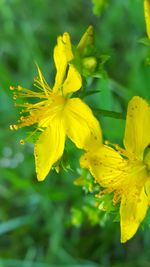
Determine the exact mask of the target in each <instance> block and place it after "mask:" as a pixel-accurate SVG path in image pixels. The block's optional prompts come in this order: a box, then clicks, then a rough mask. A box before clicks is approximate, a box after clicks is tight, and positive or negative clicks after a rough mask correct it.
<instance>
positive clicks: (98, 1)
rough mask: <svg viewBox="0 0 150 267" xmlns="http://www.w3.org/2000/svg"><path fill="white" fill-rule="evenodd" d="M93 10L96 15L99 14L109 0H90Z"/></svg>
mask: <svg viewBox="0 0 150 267" xmlns="http://www.w3.org/2000/svg"><path fill="white" fill-rule="evenodd" d="M92 2H93V12H94V14H95V15H96V16H100V15H101V13H102V11H103V9H104V8H106V7H107V6H108V3H109V0H92Z"/></svg>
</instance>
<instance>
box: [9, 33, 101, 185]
mask: <svg viewBox="0 0 150 267" xmlns="http://www.w3.org/2000/svg"><path fill="white" fill-rule="evenodd" d="M72 59H73V53H72V47H71V41H70V36H69V34H68V33H64V34H63V35H62V36H59V37H58V40H57V45H56V47H55V48H54V61H55V65H56V70H57V73H56V77H55V83H54V86H53V89H51V88H50V86H49V85H48V83H47V82H46V81H45V79H44V77H43V75H42V73H41V71H40V69H39V67H38V66H37V69H38V76H37V77H36V78H35V86H36V88H37V89H38V90H36V91H32V90H29V89H26V88H23V87H21V86H18V87H17V88H14V87H11V88H10V89H12V90H15V91H14V98H15V99H16V98H34V99H36V100H37V102H36V103H29V102H25V103H23V104H17V106H21V107H23V110H22V111H21V113H22V116H21V117H20V119H19V121H18V125H12V126H11V129H18V128H21V127H24V126H30V125H36V130H35V131H38V132H39V133H40V136H39V138H38V140H37V141H36V143H35V149H34V155H35V162H36V172H37V178H38V180H39V181H42V180H44V179H45V177H46V175H47V174H48V172H49V171H50V169H51V167H52V165H53V164H54V163H55V162H56V161H57V160H58V159H59V158H60V157H61V156H62V154H63V151H64V144H65V139H66V136H68V137H69V138H70V139H71V140H72V141H73V142H74V143H75V144H76V146H77V147H78V148H82V149H85V150H87V151H88V150H91V149H92V148H93V147H96V146H97V144H98V143H101V142H102V141H101V140H102V136H101V129H100V126H99V123H98V121H97V120H96V118H95V117H94V115H93V113H92V111H91V110H90V108H89V107H88V106H87V105H86V104H85V103H84V102H83V101H82V100H80V99H79V98H70V96H71V95H72V93H73V92H76V91H78V90H79V89H80V88H81V85H82V80H81V76H80V73H79V72H78V71H77V69H76V68H75V67H74V65H73V64H72V63H71V60H72ZM33 133H34V132H33Z"/></svg>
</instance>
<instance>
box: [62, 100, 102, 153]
mask: <svg viewBox="0 0 150 267" xmlns="http://www.w3.org/2000/svg"><path fill="white" fill-rule="evenodd" d="M64 120H65V124H66V129H67V130H66V131H67V132H66V133H67V135H68V137H69V138H70V139H71V140H72V141H73V142H74V143H75V144H76V146H77V147H78V148H82V149H85V150H93V149H97V146H99V145H100V144H101V143H102V133H101V129H100V125H99V123H98V121H97V119H96V118H95V117H94V115H93V113H92V111H91V109H90V108H89V107H88V105H86V104H85V103H84V102H83V101H81V100H80V99H79V98H72V99H69V100H68V102H67V104H66V106H65V109H64Z"/></svg>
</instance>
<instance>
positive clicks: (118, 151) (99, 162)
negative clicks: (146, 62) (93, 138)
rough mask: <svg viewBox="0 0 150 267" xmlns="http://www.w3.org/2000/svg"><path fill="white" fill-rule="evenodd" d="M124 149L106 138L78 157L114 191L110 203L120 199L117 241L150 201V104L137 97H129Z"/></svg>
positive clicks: (125, 236) (140, 218)
mask: <svg viewBox="0 0 150 267" xmlns="http://www.w3.org/2000/svg"><path fill="white" fill-rule="evenodd" d="M124 144H125V149H123V148H120V147H119V146H118V145H114V146H113V145H112V144H111V147H110V143H109V142H107V143H106V145H102V146H101V147H99V149H98V150H96V151H95V152H91V153H90V152H88V153H86V154H85V155H83V156H82V157H81V159H80V164H81V167H83V168H87V169H89V171H90V172H91V174H92V175H93V177H94V178H95V180H96V181H97V182H98V183H99V184H100V185H101V186H102V187H103V188H104V191H103V193H107V194H108V193H112V192H113V193H114V197H113V204H114V205H115V204H117V203H120V228H121V242H122V243H125V242H126V241H128V240H129V239H131V238H132V237H133V236H134V235H135V233H136V232H137V230H138V228H139V226H140V224H141V222H142V221H143V219H144V217H145V216H146V212H147V209H148V206H149V203H150V152H149V151H148V152H147V154H146V155H145V153H146V151H147V150H146V149H147V147H148V146H149V144H150V106H149V104H148V103H147V102H146V101H145V100H144V99H142V98H141V97H138V96H135V97H133V98H132V99H131V100H130V102H129V104H128V110H127V120H126V129H125V137H124Z"/></svg>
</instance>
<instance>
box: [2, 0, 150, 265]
mask: <svg viewBox="0 0 150 267" xmlns="http://www.w3.org/2000/svg"><path fill="white" fill-rule="evenodd" d="M92 8H93V6H92V2H91V1H90V0H86V1H85V0H77V1H69V0H63V1H59V0H56V1H52V0H44V1H43V0H32V1H28V0H27V1H19V0H1V1H0V25H1V30H0V114H1V120H0V140H1V142H0V203H1V208H0V267H49V266H69V267H70V266H71V267H80V266H86V267H110V266H111V267H112V266H113V267H125V266H128V267H130V266H132V267H149V266H150V254H149V250H150V244H149V239H150V230H149V227H148V225H149V221H150V219H149V218H150V215H149V214H148V216H147V219H146V223H145V229H144V231H143V230H142V228H140V229H139V231H138V234H137V235H136V236H135V237H134V238H133V239H132V240H130V241H129V242H128V243H127V244H125V245H121V244H120V239H119V238H120V237H119V223H118V222H114V221H113V220H114V218H113V219H112V218H111V215H108V214H106V215H104V214H102V212H101V211H99V210H98V209H96V208H95V207H94V205H93V198H92V195H90V194H88V193H87V190H86V186H84V188H83V190H82V188H81V187H78V186H75V185H74V181H75V179H76V178H78V177H79V176H80V168H79V162H78V157H79V154H81V153H80V152H75V147H74V146H73V144H71V142H68V144H67V151H66V153H65V156H66V157H67V158H68V161H69V163H70V168H71V170H70V171H69V172H66V171H65V170H62V171H61V172H60V173H59V174H57V173H56V172H55V171H52V172H51V173H50V174H49V176H48V177H47V179H46V180H45V181H44V182H42V183H38V182H37V180H36V174H35V166H34V158H33V146H32V144H30V143H27V144H25V145H24V146H21V145H20V144H19V140H20V139H22V138H23V137H25V136H26V130H25V129H22V130H19V131H17V132H15V131H14V132H12V131H10V130H9V125H10V124H12V123H15V122H16V120H17V114H18V110H16V108H15V107H14V105H13V100H12V95H11V92H10V91H9V86H10V85H18V84H20V85H22V86H24V87H30V88H31V87H32V83H33V77H34V76H35V74H36V68H35V64H34V62H35V61H36V62H38V64H39V65H40V67H41V69H42V70H43V73H44V75H45V76H46V78H47V80H48V81H49V82H50V84H52V83H53V81H54V73H55V69H54V65H53V47H54V45H55V43H56V38H57V36H58V35H59V34H61V33H63V32H64V31H68V32H69V33H70V34H71V36H72V41H73V43H74V44H77V43H78V41H79V39H80V37H81V36H82V34H83V33H84V31H85V30H86V28H87V27H88V25H89V24H93V26H94V27H95V33H96V46H97V50H98V51H99V53H100V54H101V55H110V59H109V61H108V62H107V64H106V66H105V68H106V70H107V73H108V78H102V79H94V80H91V79H89V80H88V84H87V86H88V87H89V88H93V90H100V93H97V94H95V95H93V96H91V95H90V96H88V97H86V98H85V99H84V100H85V101H86V102H87V103H88V104H90V105H91V106H92V107H95V108H101V109H105V110H110V111H117V112H125V111H126V107H127V101H128V100H129V99H130V98H131V97H132V96H133V95H140V96H142V97H144V98H146V99H149V98H150V90H149V84H150V65H148V63H149V60H148V57H149V55H150V51H149V47H146V46H145V45H143V44H142V43H140V39H141V38H143V37H146V32H145V23H144V17H143V1H141V0H132V1H130V0H126V1H122V0H112V1H109V5H108V7H107V8H106V9H104V10H103V12H102V13H101V16H100V17H98V18H97V17H95V16H94V15H93V14H92ZM95 114H96V115H97V117H98V118H99V119H100V120H101V124H102V126H103V131H104V139H109V140H110V141H112V142H116V143H120V144H121V143H122V137H123V131H124V124H125V122H124V120H121V119H112V118H109V117H105V116H100V115H99V114H97V113H95ZM77 153H78V154H77ZM89 183H90V181H89ZM96 210H97V211H96ZM91 218H92V222H93V223H92V224H91V223H90V221H91ZM74 224H75V225H76V226H75V225H74Z"/></svg>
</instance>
